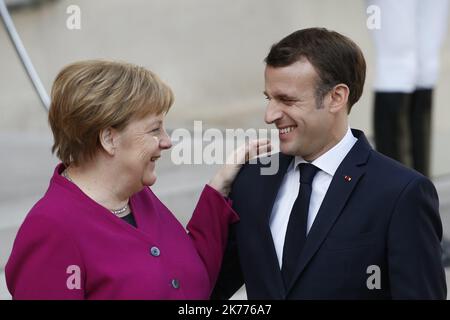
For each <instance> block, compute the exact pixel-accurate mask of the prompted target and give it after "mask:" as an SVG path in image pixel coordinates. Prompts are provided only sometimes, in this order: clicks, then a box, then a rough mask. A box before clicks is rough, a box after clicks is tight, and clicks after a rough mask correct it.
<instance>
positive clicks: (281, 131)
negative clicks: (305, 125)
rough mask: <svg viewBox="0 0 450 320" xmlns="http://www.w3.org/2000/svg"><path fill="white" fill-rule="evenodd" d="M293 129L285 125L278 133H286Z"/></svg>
mask: <svg viewBox="0 0 450 320" xmlns="http://www.w3.org/2000/svg"><path fill="white" fill-rule="evenodd" d="M294 129H295V127H287V128H283V129H280V133H281V134H286V133H289V132H291V131H292V130H294Z"/></svg>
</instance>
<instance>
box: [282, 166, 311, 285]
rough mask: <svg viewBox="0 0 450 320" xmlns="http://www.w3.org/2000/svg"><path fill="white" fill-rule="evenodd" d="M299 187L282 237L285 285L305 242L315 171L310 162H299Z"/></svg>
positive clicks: (289, 280) (292, 274)
mask: <svg viewBox="0 0 450 320" xmlns="http://www.w3.org/2000/svg"><path fill="white" fill-rule="evenodd" d="M298 166H299V169H300V189H299V191H298V195H297V199H295V202H294V206H293V207H292V210H291V215H290V216H289V223H288V226H287V230H286V237H285V238H284V247H283V265H282V269H281V273H282V275H283V279H284V282H285V284H286V285H288V284H289V283H290V282H291V280H292V277H293V276H294V272H295V268H296V265H297V261H298V257H299V255H300V252H301V251H302V249H303V246H304V245H305V242H306V228H307V223H308V209H309V200H310V198H311V191H312V181H313V179H314V176H315V175H316V173H317V171H318V170H319V169H318V168H317V167H316V166H314V165H312V164H310V163H300V164H299V165H298Z"/></svg>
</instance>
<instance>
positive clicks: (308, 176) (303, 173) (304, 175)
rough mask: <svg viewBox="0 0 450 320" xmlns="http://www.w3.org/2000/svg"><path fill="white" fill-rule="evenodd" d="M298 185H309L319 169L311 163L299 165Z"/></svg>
mask: <svg viewBox="0 0 450 320" xmlns="http://www.w3.org/2000/svg"><path fill="white" fill-rule="evenodd" d="M298 167H299V169H300V183H306V184H311V183H312V181H313V179H314V176H315V175H316V173H317V171H319V168H317V167H316V166H315V165H313V164H311V163H300V164H299V165H298Z"/></svg>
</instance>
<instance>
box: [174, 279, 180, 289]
mask: <svg viewBox="0 0 450 320" xmlns="http://www.w3.org/2000/svg"><path fill="white" fill-rule="evenodd" d="M172 287H173V288H174V289H178V288H179V287H180V281H178V280H177V279H173V280H172Z"/></svg>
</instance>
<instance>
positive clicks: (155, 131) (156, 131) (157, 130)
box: [150, 128, 161, 133]
mask: <svg viewBox="0 0 450 320" xmlns="http://www.w3.org/2000/svg"><path fill="white" fill-rule="evenodd" d="M160 130H161V128H156V129H153V130H152V131H150V132H151V133H158V132H159V131H160Z"/></svg>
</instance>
